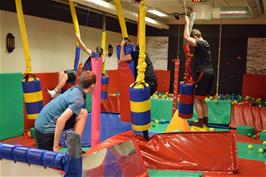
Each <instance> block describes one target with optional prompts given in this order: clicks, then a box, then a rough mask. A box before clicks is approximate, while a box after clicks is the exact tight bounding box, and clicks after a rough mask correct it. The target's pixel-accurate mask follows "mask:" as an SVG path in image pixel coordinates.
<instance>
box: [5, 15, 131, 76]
mask: <svg viewBox="0 0 266 177" xmlns="http://www.w3.org/2000/svg"><path fill="white" fill-rule="evenodd" d="M24 17H25V24H26V30H27V35H28V40H29V48H30V56H31V60H32V69H33V71H32V72H55V71H61V70H64V69H72V68H73V65H74V57H75V37H74V28H73V25H72V24H70V23H65V22H60V21H55V20H50V19H45V18H39V17H33V16H28V15H25V16H24ZM118 28H119V27H118ZM80 31H81V37H82V40H83V41H84V43H85V44H86V46H87V47H89V48H92V49H95V48H96V46H100V43H101V30H98V29H96V28H90V27H85V26H80ZM8 33H12V34H13V35H14V36H15V40H16V42H15V43H16V48H15V50H14V51H13V52H12V53H10V54H9V53H8V52H7V50H6V44H5V42H6V35H7V34H8ZM0 35H1V36H0V52H1V55H0V66H1V67H0V72H5V73H6V72H24V71H25V58H24V53H23V48H22V42H21V38H20V32H19V26H18V20H17V16H16V13H13V12H7V11H2V10H0ZM129 37H130V39H131V40H132V41H133V42H134V41H136V36H129ZM106 41H107V42H106V45H108V44H109V43H111V44H112V45H113V47H114V54H113V56H112V57H111V58H107V59H106V68H107V69H116V68H117V61H116V52H115V48H116V44H117V43H120V42H121V34H119V33H115V32H109V31H108V32H107V40H106ZM86 58H87V56H86V54H85V53H84V52H82V55H81V59H82V60H83V62H85V60H86Z"/></svg>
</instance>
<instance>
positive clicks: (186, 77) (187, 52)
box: [183, 12, 196, 83]
mask: <svg viewBox="0 0 266 177" xmlns="http://www.w3.org/2000/svg"><path fill="white" fill-rule="evenodd" d="M195 19H196V13H194V12H193V13H191V14H190V23H189V34H190V33H191V31H192V27H193V24H194V21H195ZM183 49H184V53H185V56H186V62H185V74H184V80H185V81H186V82H188V83H193V79H192V73H191V67H190V66H191V59H192V55H191V52H190V48H189V45H188V43H187V41H186V40H184V45H183Z"/></svg>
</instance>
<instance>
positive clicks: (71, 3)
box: [69, 0, 80, 71]
mask: <svg viewBox="0 0 266 177" xmlns="http://www.w3.org/2000/svg"><path fill="white" fill-rule="evenodd" d="M69 6H70V12H71V16H72V21H73V25H74V30H75V33H76V34H77V35H79V36H80V31H79V22H78V18H77V13H76V8H75V4H74V1H71V0H69ZM79 59H80V47H79V43H78V42H77V43H76V53H75V60H74V69H75V70H76V71H77V70H78V66H79Z"/></svg>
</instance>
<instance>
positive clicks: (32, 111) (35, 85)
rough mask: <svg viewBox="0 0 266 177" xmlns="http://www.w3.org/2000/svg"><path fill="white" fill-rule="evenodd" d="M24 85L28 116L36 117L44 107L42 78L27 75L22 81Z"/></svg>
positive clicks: (30, 117) (29, 117)
mask: <svg viewBox="0 0 266 177" xmlns="http://www.w3.org/2000/svg"><path fill="white" fill-rule="evenodd" d="M22 87H23V92H24V102H25V105H26V112H27V118H28V119H35V118H36V117H37V116H38V115H39V113H40V111H41V109H42V108H43V95H42V90H41V83H40V80H39V79H38V78H35V77H31V76H29V78H27V77H26V79H24V80H23V81H22Z"/></svg>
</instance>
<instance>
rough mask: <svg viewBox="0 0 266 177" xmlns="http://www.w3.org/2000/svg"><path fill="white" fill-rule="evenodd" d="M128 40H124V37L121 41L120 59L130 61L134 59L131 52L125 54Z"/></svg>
mask: <svg viewBox="0 0 266 177" xmlns="http://www.w3.org/2000/svg"><path fill="white" fill-rule="evenodd" d="M126 42H127V41H126V40H124V39H123V41H122V42H121V51H120V60H121V61H130V60H132V58H131V55H130V54H128V55H126V54H125V51H124V47H125V45H126Z"/></svg>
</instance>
